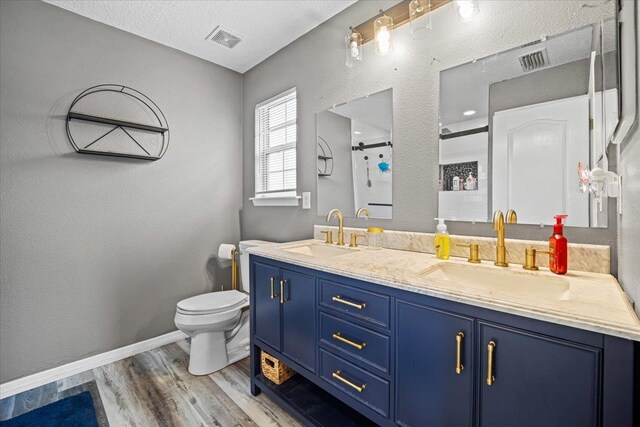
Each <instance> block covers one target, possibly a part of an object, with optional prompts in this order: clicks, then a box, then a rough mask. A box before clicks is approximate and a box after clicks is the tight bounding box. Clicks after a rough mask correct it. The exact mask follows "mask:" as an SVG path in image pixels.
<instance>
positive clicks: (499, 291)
mask: <svg viewBox="0 0 640 427" xmlns="http://www.w3.org/2000/svg"><path fill="white" fill-rule="evenodd" d="M421 275H422V276H425V277H432V278H434V279H440V280H447V281H449V282H452V283H456V284H460V285H461V288H460V290H461V291H465V290H467V291H470V292H473V293H475V294H478V295H483V296H489V297H504V298H509V299H518V300H522V299H525V300H529V301H531V299H536V298H541V299H545V300H554V301H560V300H567V299H569V282H568V281H567V280H565V279H562V278H559V277H558V278H555V277H549V276H543V275H540V274H539V273H529V272H525V271H523V272H514V271H512V270H500V269H494V268H487V267H479V266H475V267H474V266H466V265H460V264H449V263H441V264H438V265H436V266H434V267H431V268H429V269H427V270H425V271H424V272H422V273H421ZM463 287H464V288H463Z"/></svg>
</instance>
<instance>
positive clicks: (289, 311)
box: [281, 269, 317, 372]
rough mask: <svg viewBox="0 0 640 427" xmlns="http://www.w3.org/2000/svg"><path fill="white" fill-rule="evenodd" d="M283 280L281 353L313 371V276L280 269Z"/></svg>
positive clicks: (314, 339)
mask: <svg viewBox="0 0 640 427" xmlns="http://www.w3.org/2000/svg"><path fill="white" fill-rule="evenodd" d="M282 281H283V290H284V298H283V301H284V302H283V303H282V322H281V324H282V347H281V351H282V354H284V355H285V356H287V357H289V358H291V360H293V361H295V362H297V363H299V364H300V365H302V366H303V367H305V368H307V369H308V370H309V371H311V372H315V366H316V353H317V350H316V345H317V339H316V330H317V328H316V318H317V316H316V311H315V308H316V279H315V277H313V276H308V275H306V274H300V273H296V272H293V271H289V270H285V269H283V270H282Z"/></svg>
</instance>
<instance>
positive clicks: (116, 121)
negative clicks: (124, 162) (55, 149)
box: [67, 84, 169, 160]
mask: <svg viewBox="0 0 640 427" xmlns="http://www.w3.org/2000/svg"><path fill="white" fill-rule="evenodd" d="M67 136H68V137H69V141H70V142H71V145H73V148H74V149H75V150H76V151H77V152H78V153H83V154H98V155H103V156H117V157H130V158H134V159H144V160H158V159H160V158H162V156H163V155H164V153H165V152H166V151H167V148H168V146H169V125H168V123H167V119H166V118H165V116H164V114H163V113H162V111H161V110H160V108H159V107H158V106H157V105H156V103H155V102H153V101H152V100H151V99H150V98H149V97H147V96H146V95H144V94H143V93H141V92H139V91H137V90H135V89H132V88H130V87H127V86H123V85H116V84H102V85H98V86H93V87H90V88H89V89H86V90H85V91H83V92H82V93H80V94H79V95H78V96H77V97H76V98H75V99H74V100H73V102H72V103H71V106H70V107H69V111H68V112H67Z"/></svg>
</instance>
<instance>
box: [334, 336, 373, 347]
mask: <svg viewBox="0 0 640 427" xmlns="http://www.w3.org/2000/svg"><path fill="white" fill-rule="evenodd" d="M331 336H332V337H333V339H334V340H338V341H340V342H343V343H345V344H348V345H350V346H351V347H355V348H357V349H358V350H362V349H363V348H365V347H366V345H367V343H366V342H364V341H363V342H362V344H358V343H357V342H354V341H351V340H350V339H347V338H345V337H343V336H342V333H341V332H336V333H334V334H333V335H331Z"/></svg>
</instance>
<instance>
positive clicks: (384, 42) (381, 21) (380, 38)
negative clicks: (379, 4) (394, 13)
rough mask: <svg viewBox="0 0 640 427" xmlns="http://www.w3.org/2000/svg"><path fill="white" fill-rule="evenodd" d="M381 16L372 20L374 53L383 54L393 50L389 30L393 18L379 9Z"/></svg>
mask: <svg viewBox="0 0 640 427" xmlns="http://www.w3.org/2000/svg"><path fill="white" fill-rule="evenodd" d="M380 13H381V16H379V17H378V18H377V19H376V20H375V21H373V33H374V39H375V47H376V54H377V55H381V56H384V55H386V54H388V53H389V52H391V51H392V50H393V43H392V42H391V31H393V19H392V18H391V17H390V16H388V15H387V14H385V13H384V11H383V10H382V9H380Z"/></svg>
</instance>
